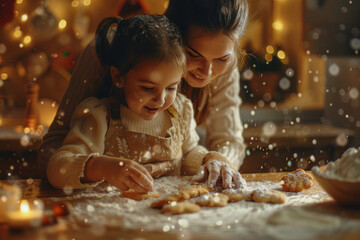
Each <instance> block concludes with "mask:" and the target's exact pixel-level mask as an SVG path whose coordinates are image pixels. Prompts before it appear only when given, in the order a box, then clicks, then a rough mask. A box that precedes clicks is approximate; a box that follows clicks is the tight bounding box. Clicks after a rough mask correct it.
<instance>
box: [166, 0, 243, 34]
mask: <svg viewBox="0 0 360 240" xmlns="http://www.w3.org/2000/svg"><path fill="white" fill-rule="evenodd" d="M248 12H249V10H248V4H247V1H246V0H170V1H169V6H168V8H167V10H166V12H165V15H166V16H167V17H168V18H169V19H170V20H171V21H172V22H173V23H175V24H176V25H177V26H178V28H179V30H180V32H181V34H182V36H184V37H186V36H187V34H188V31H189V29H190V27H191V26H194V25H195V26H198V27H201V28H204V29H206V30H208V31H210V32H214V33H218V32H223V33H224V34H226V35H229V36H230V37H232V38H234V40H237V39H238V38H239V37H240V36H242V35H243V33H244V31H245V26H246V22H247V17H248Z"/></svg>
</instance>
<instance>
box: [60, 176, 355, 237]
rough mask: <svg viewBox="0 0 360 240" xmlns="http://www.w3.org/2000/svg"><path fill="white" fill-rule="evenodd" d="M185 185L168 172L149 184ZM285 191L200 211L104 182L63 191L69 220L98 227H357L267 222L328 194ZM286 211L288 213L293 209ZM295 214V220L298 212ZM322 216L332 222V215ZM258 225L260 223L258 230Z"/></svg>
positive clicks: (196, 230) (256, 185) (216, 230)
mask: <svg viewBox="0 0 360 240" xmlns="http://www.w3.org/2000/svg"><path fill="white" fill-rule="evenodd" d="M189 185H190V181H189V178H186V177H174V176H170V177H162V178H159V179H156V180H155V183H154V187H155V190H156V191H158V192H160V193H161V194H163V195H165V194H168V193H171V192H174V191H176V190H177V189H178V187H179V186H189ZM248 188H249V190H255V189H276V190H280V189H281V186H280V182H279V183H277V182H271V181H261V182H248ZM286 195H287V201H286V203H285V204H265V203H255V202H249V201H240V202H235V203H229V204H228V205H227V206H226V207H222V208H209V207H202V208H201V211H200V212H197V213H189V214H181V215H169V214H162V213H161V212H160V210H158V209H152V208H150V205H151V203H152V202H153V201H155V200H156V199H154V198H153V199H146V200H142V201H135V200H132V199H128V198H123V197H121V191H119V190H118V189H115V188H112V187H109V186H105V185H103V186H99V187H97V188H96V189H85V190H82V191H79V192H75V193H74V194H73V195H72V196H69V197H67V198H66V201H69V202H70V203H71V204H72V205H73V211H72V213H71V215H70V217H69V219H70V221H77V222H79V221H80V222H82V223H85V224H89V225H93V226H94V227H95V228H99V229H101V228H104V227H111V228H124V229H136V230H140V231H163V232H174V233H176V234H179V236H181V237H186V236H187V237H189V236H191V234H198V235H199V234H201V236H203V235H204V234H209V235H211V236H213V237H214V236H215V237H218V238H219V239H233V237H234V236H236V237H237V238H239V237H242V239H254V238H256V239H268V238H272V239H306V238H309V239H310V238H313V237H315V236H319V234H329V235H330V234H333V233H336V232H337V233H339V232H341V231H348V230H349V229H353V228H354V227H357V228H359V227H360V223H359V222H356V221H352V222H349V224H348V225H346V224H345V225H344V224H342V225H341V227H340V225H337V224H327V225H324V224H322V225H319V226H320V227H318V228H314V227H313V226H314V224H315V225H316V223H317V222H319V219H315V220H314V221H309V218H305V220H306V221H304V222H303V225H302V226H300V227H290V228H289V226H288V227H287V228H284V227H283V226H282V224H281V221H280V220H278V221H273V222H272V223H271V224H269V223H268V221H269V219H271V218H272V216H276V215H277V214H278V212H279V210H281V209H287V208H288V207H293V206H299V207H303V206H306V204H314V203H318V202H321V201H323V200H324V198H325V199H329V200H331V197H329V196H328V195H327V193H326V192H323V191H320V193H319V194H316V195H314V194H308V193H307V192H306V191H303V192H300V193H291V192H286ZM304 211H305V210H304ZM292 214H293V215H294V213H293V212H292ZM300 217H301V216H300ZM277 218H278V219H284V218H279V217H277ZM297 220H298V221H301V218H299V219H297ZM321 222H323V221H321ZM328 222H330V223H332V221H328ZM333 222H334V223H336V222H337V221H333ZM279 223H280V224H279ZM354 224H355V225H354ZM290 225H291V224H290ZM344 226H346V229H344ZM259 229H261V231H260V232H259ZM288 229H291V231H295V230H296V231H297V232H291V236H289V234H290V232H289V230H288ZM309 229H310V230H311V231H309Z"/></svg>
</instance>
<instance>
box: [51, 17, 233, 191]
mask: <svg viewBox="0 0 360 240" xmlns="http://www.w3.org/2000/svg"><path fill="white" fill-rule="evenodd" d="M113 24H117V26H116V29H115V30H113V29H112V28H110V26H111V25H113ZM109 28H110V30H109ZM111 35H113V36H111ZM108 39H111V41H110V42H109V41H108ZM96 53H97V56H98V58H99V60H100V62H101V64H102V65H103V66H104V67H105V68H106V69H108V71H109V77H111V80H112V82H113V84H114V85H113V87H112V89H110V97H108V98H102V99H98V98H94V97H91V98H88V99H86V100H84V101H83V102H82V103H80V104H79V106H78V107H77V108H76V109H75V111H74V113H73V116H72V119H71V124H70V125H71V128H70V131H69V133H68V134H67V135H66V137H65V139H64V142H63V145H62V146H61V147H60V148H59V149H58V150H57V151H56V152H55V153H54V154H53V156H52V157H51V159H50V162H49V164H48V168H47V176H48V179H49V181H50V183H51V184H52V185H53V186H55V187H57V188H64V187H68V186H70V187H72V188H81V187H84V186H93V185H96V184H98V183H99V182H101V181H103V180H105V181H107V182H108V183H110V184H111V185H114V186H116V187H118V188H119V189H121V190H128V189H133V190H135V191H137V192H148V191H152V190H153V178H152V176H151V175H150V173H149V171H150V172H151V168H152V167H154V166H157V167H158V169H161V171H162V172H161V175H163V174H180V167H183V168H184V171H189V170H190V171H198V170H199V169H195V170H192V169H191V168H192V167H194V166H197V165H196V164H193V162H201V163H202V162H203V161H212V160H213V159H214V158H219V157H220V158H221V156H220V155H219V154H218V155H219V156H217V153H208V152H207V151H204V149H203V148H201V147H199V146H198V145H197V142H198V140H199V137H198V136H197V134H196V131H195V126H196V124H195V121H194V119H193V108H192V104H191V102H190V101H189V100H188V99H187V98H186V97H184V96H182V95H180V94H177V86H178V85H179V83H180V80H181V76H182V74H183V70H184V68H185V64H186V63H185V62H186V57H185V54H184V52H183V48H182V44H181V38H180V34H179V33H178V31H177V29H176V27H175V26H174V25H172V24H170V22H169V21H168V20H167V18H166V17H165V16H160V15H158V16H147V15H140V16H136V17H133V18H129V19H126V20H121V19H120V18H107V19H105V20H103V21H102V22H101V23H100V25H99V27H98V29H97V32H96ZM183 155H184V159H183V160H182V162H183V163H184V164H183V165H182V164H181V163H180V161H181V159H182V157H183ZM146 163H152V165H148V166H150V168H149V167H148V169H146V168H145V167H144V166H143V165H144V164H145V166H146ZM181 165H182V166H181ZM187 168H190V169H187ZM228 184H230V185H231V179H230V180H229V181H228Z"/></svg>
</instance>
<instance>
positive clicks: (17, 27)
mask: <svg viewBox="0 0 360 240" xmlns="http://www.w3.org/2000/svg"><path fill="white" fill-rule="evenodd" d="M21 35H22V31H21V29H20V27H19V26H16V27H15V29H14V37H15V38H20V37H21Z"/></svg>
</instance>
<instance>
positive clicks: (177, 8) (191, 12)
mask: <svg viewBox="0 0 360 240" xmlns="http://www.w3.org/2000/svg"><path fill="white" fill-rule="evenodd" d="M248 13H249V10H248V3H247V0H170V1H169V7H168V8H167V10H166V12H165V15H166V16H167V17H168V18H169V19H170V20H171V21H172V22H174V23H175V24H176V25H177V26H178V28H179V30H180V32H181V34H182V36H183V37H184V39H186V38H187V36H188V33H189V29H190V27H192V26H197V27H200V28H202V29H204V30H207V31H209V32H213V33H224V34H226V35H228V36H229V37H230V38H231V39H232V40H233V41H234V43H235V47H236V49H238V44H239V38H240V37H241V36H242V35H243V34H244V31H245V26H246V22H247V18H248ZM235 53H237V52H236V51H235ZM233 59H234V61H233V63H232V64H231V65H230V67H229V68H228V69H227V71H226V72H225V73H224V74H226V73H229V72H231V71H232V70H233V69H234V68H235V67H236V66H237V56H236V57H235V58H233ZM181 84H182V88H181V89H182V91H183V93H184V94H185V95H186V96H187V97H188V98H190V99H191V100H192V102H193V105H194V110H195V118H196V122H197V123H198V124H200V123H201V122H203V120H204V119H205V118H206V115H207V113H208V108H207V106H208V105H209V104H208V103H207V104H205V105H204V106H205V107H204V106H203V107H200V105H201V101H202V99H203V98H202V95H203V94H204V93H203V92H204V88H201V89H195V88H192V87H191V86H189V84H188V83H187V82H186V81H182V83H181ZM209 100H210V99H208V100H207V102H208V101H209Z"/></svg>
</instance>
